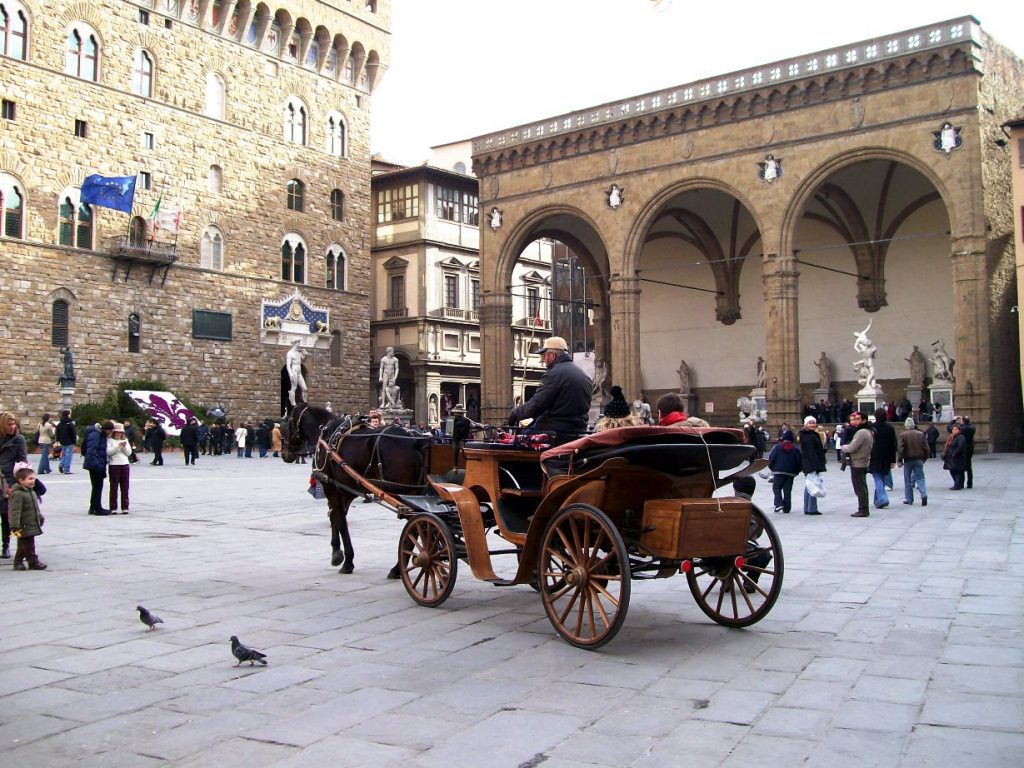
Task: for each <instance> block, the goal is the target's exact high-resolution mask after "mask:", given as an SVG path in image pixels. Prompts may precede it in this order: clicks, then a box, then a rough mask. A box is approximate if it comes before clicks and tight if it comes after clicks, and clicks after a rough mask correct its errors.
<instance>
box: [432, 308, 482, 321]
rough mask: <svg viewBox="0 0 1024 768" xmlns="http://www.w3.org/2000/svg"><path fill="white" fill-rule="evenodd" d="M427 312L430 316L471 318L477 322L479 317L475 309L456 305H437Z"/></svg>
mask: <svg viewBox="0 0 1024 768" xmlns="http://www.w3.org/2000/svg"><path fill="white" fill-rule="evenodd" d="M427 314H429V315H430V317H443V318H446V319H448V320H471V321H472V322H477V321H478V320H479V319H480V315H479V313H478V312H477V311H476V310H473V309H459V308H458V307H439V308H438V309H432V310H430V312H428V313H427Z"/></svg>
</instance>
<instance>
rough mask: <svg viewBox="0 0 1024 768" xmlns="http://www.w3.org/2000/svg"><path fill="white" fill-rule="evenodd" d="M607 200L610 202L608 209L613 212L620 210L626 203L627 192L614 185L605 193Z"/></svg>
mask: <svg viewBox="0 0 1024 768" xmlns="http://www.w3.org/2000/svg"><path fill="white" fill-rule="evenodd" d="M604 195H605V198H606V199H607V202H608V207H609V208H611V209H612V210H613V211H614V210H616V209H617V208H620V207H621V206H622V204H623V203H624V202H625V201H626V192H625V190H624V189H623V188H622V187H620V186H619V185H618V184H612V185H611V186H610V187H608V189H606V190H605V191H604Z"/></svg>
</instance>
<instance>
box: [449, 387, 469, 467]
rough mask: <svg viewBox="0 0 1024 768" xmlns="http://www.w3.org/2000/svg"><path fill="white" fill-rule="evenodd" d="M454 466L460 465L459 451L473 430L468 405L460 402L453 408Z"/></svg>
mask: <svg viewBox="0 0 1024 768" xmlns="http://www.w3.org/2000/svg"><path fill="white" fill-rule="evenodd" d="M452 417H453V418H452V466H453V467H457V466H459V451H461V450H462V445H463V443H465V442H466V441H467V440H468V439H469V437H470V435H471V434H472V431H473V422H472V421H470V420H469V419H468V418H466V406H464V405H463V404H462V403H459V404H458V405H456V406H455V407H454V408H452Z"/></svg>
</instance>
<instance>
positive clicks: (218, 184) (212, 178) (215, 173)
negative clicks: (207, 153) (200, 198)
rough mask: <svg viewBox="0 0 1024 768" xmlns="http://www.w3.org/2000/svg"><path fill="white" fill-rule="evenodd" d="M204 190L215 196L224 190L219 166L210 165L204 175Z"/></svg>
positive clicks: (222, 175)
mask: <svg viewBox="0 0 1024 768" xmlns="http://www.w3.org/2000/svg"><path fill="white" fill-rule="evenodd" d="M206 188H207V189H208V190H209V191H210V192H212V193H213V194H215V195H219V194H220V193H221V191H222V190H223V189H224V171H223V169H222V168H221V167H220V166H219V165H211V166H210V170H209V172H208V173H207V174H206Z"/></svg>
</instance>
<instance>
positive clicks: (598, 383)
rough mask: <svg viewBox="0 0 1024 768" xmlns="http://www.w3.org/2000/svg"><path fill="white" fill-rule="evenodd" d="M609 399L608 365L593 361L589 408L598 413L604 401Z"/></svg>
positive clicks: (599, 360)
mask: <svg viewBox="0 0 1024 768" xmlns="http://www.w3.org/2000/svg"><path fill="white" fill-rule="evenodd" d="M609 397H611V394H610V385H609V384H608V363H606V362H605V361H604V360H601V359H595V360H594V384H593V389H592V390H591V395H590V406H591V408H597V410H598V411H600V410H601V409H602V408H603V407H604V403H605V400H607V399H608V398H609Z"/></svg>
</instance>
